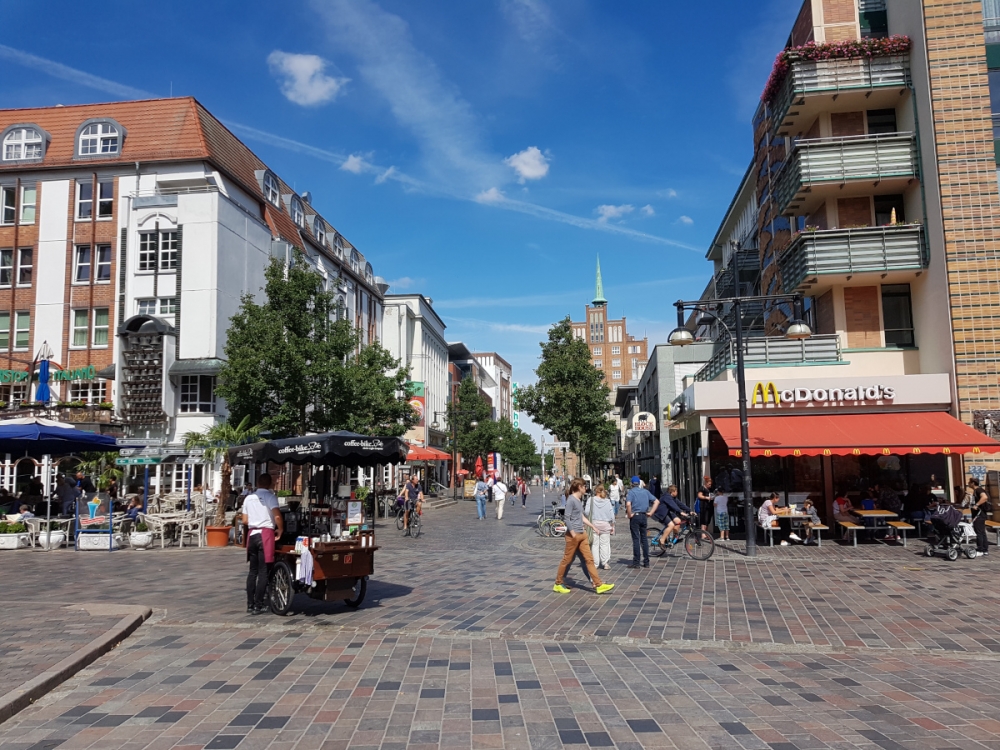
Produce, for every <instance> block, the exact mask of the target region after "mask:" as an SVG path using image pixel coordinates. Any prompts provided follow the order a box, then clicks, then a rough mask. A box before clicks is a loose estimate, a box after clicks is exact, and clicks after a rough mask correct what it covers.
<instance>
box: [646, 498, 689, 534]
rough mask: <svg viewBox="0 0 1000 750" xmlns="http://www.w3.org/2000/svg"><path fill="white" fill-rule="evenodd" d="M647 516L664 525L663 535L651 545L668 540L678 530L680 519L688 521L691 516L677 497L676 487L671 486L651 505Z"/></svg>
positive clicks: (687, 508)
mask: <svg viewBox="0 0 1000 750" xmlns="http://www.w3.org/2000/svg"><path fill="white" fill-rule="evenodd" d="M649 515H650V516H652V518H653V519H654V520H656V521H659V522H660V523H662V524H666V528H665V529H664V530H663V534H662V535H661V536H660V538H659V539H658V540H654V541H653V544H662V543H664V542H666V541H667V539H669V538H670V535H671V534H672V533H673V532H674V531H676V530H677V529H679V528H680V525H681V519H685V520H686V519H688V518H689V517H690V516H691V509H690V508H689V507H688V506H687V505H685V504H684V501H683V500H681V499H680V497H679V496H678V491H677V485H676V484H672V485H670V486H669V487H667V491H666V492H664V493H663V495H662V497H660V499H659V500H656V501H655V502H654V503H653V507H652V508H650V509H649Z"/></svg>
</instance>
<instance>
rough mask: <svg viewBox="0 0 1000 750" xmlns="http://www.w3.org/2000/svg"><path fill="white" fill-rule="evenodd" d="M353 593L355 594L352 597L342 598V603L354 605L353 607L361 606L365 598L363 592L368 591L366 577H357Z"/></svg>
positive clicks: (349, 605)
mask: <svg viewBox="0 0 1000 750" xmlns="http://www.w3.org/2000/svg"><path fill="white" fill-rule="evenodd" d="M354 593H355V594H356V596H355V597H354V598H353V599H344V604H346V605H347V606H348V607H354V608H355V609H356V608H358V607H360V606H361V602H363V601H364V600H365V594H367V593H368V579H367V578H359V579H358V580H357V582H356V583H355V584H354Z"/></svg>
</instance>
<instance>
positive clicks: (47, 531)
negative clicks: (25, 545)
mask: <svg viewBox="0 0 1000 750" xmlns="http://www.w3.org/2000/svg"><path fill="white" fill-rule="evenodd" d="M65 543H66V531H65V530H64V529H63V528H62V526H60V525H58V524H57V523H56V522H55V521H52V522H49V521H45V520H42V525H41V531H39V533H38V545H39V546H40V547H41V548H42V549H55V548H57V547H62V546H63V545H64V544H65Z"/></svg>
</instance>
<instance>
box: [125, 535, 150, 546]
mask: <svg viewBox="0 0 1000 750" xmlns="http://www.w3.org/2000/svg"><path fill="white" fill-rule="evenodd" d="M128 543H129V544H130V545H131V546H132V548H133V549H149V547H151V546H152V544H153V532H151V531H133V532H132V533H131V534H129V536H128Z"/></svg>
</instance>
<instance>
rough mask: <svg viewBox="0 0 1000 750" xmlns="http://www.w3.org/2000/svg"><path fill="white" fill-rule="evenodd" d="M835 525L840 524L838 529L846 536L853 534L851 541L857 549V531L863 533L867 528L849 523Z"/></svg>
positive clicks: (841, 522)
mask: <svg viewBox="0 0 1000 750" xmlns="http://www.w3.org/2000/svg"><path fill="white" fill-rule="evenodd" d="M837 523H838V524H840V528H841V529H842V530H843V531H844V532H846V533H848V534H853V535H854V536H852V537H851V539H853V540H854V546H855V547H857V546H858V532H859V531H865V530H866V529H867V527H865V526H861V525H859V524H856V523H851V522H850V521H837Z"/></svg>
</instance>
